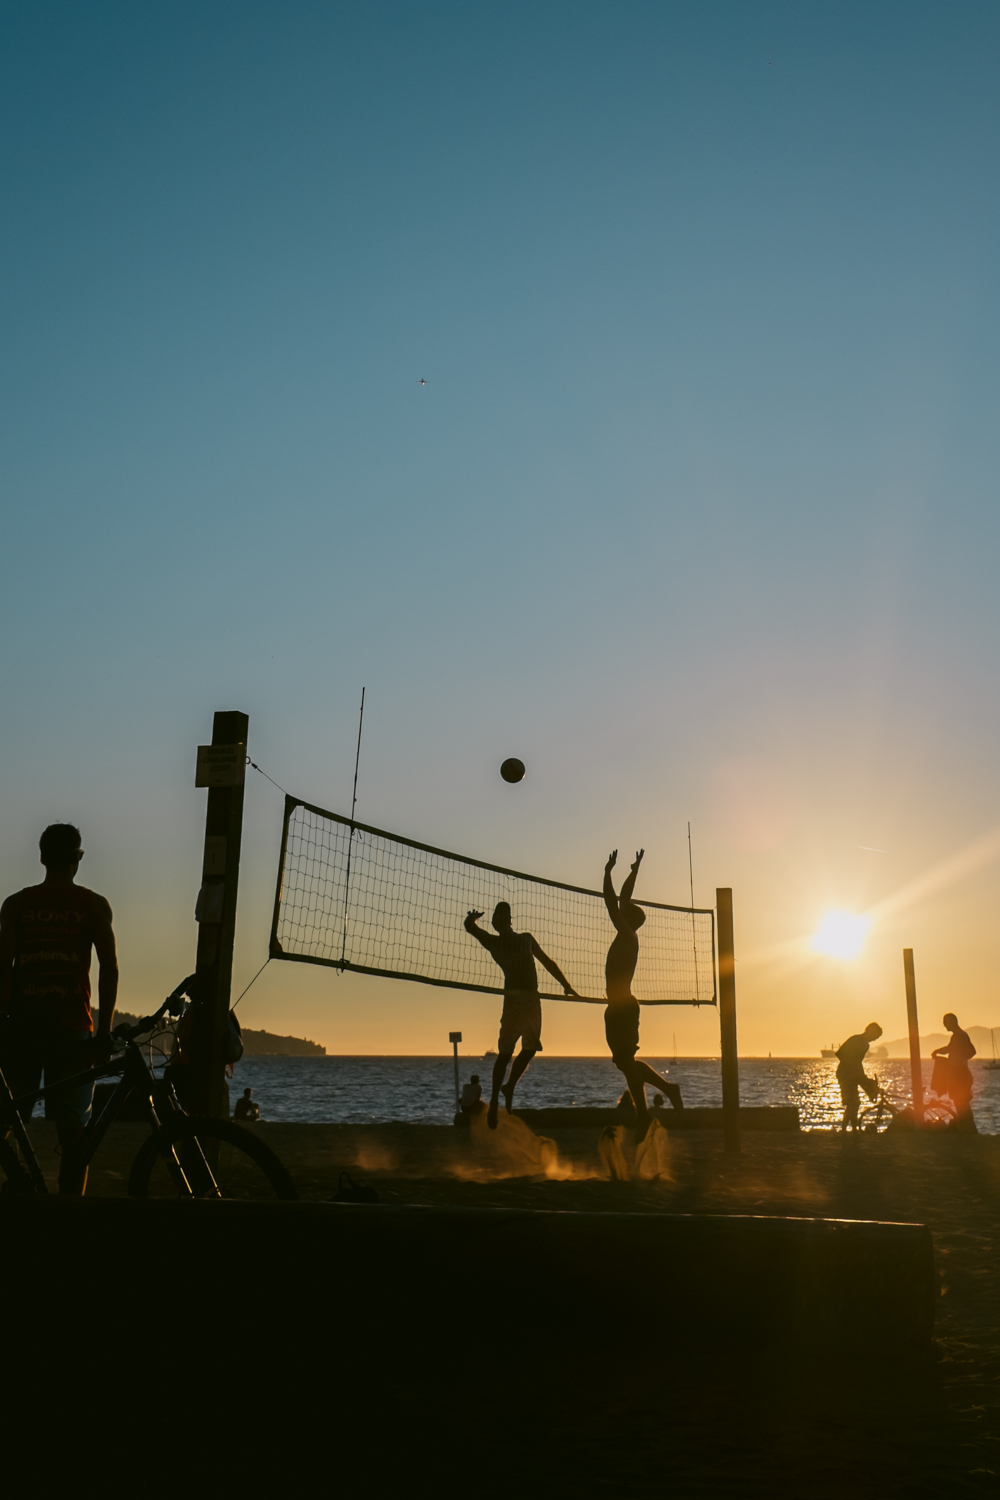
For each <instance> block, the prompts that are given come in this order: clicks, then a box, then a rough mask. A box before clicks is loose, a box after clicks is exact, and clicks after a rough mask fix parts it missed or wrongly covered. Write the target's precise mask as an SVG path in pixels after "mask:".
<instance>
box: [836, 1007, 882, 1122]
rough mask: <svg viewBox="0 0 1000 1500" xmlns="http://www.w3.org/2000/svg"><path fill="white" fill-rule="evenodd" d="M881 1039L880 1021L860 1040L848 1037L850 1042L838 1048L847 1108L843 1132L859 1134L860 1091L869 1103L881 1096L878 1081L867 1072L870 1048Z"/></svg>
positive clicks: (838, 1065) (844, 1103) (838, 1061)
mask: <svg viewBox="0 0 1000 1500" xmlns="http://www.w3.org/2000/svg"><path fill="white" fill-rule="evenodd" d="M881 1035H882V1028H881V1026H880V1025H879V1024H878V1022H877V1021H871V1022H869V1024H868V1025H867V1026H866V1027H865V1029H864V1031H861V1032H859V1033H858V1035H857V1036H849V1037H848V1038H847V1041H846V1042H844V1043H843V1044H842V1045H841V1046H840V1047H838V1048H837V1082H838V1083H839V1084H840V1097H841V1100H842V1101H843V1105H844V1118H843V1122H842V1124H841V1129H843V1130H857V1128H858V1110H859V1109H860V1107H861V1096H860V1095H859V1093H858V1089H859V1088H860V1089H864V1091H865V1093H866V1094H867V1095H868V1097H869V1099H874V1098H875V1096H876V1095H877V1093H878V1079H877V1078H869V1077H868V1074H867V1073H866V1072H865V1066H864V1064H865V1058H866V1057H867V1056H868V1048H869V1047H870V1046H871V1044H872V1042H877V1041H878V1039H879V1037H880V1036H881Z"/></svg>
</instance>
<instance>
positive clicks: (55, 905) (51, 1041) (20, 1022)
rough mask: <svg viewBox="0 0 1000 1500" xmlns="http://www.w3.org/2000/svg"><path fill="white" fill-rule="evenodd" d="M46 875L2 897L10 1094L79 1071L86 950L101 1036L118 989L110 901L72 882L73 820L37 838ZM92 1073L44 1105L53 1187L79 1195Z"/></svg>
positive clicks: (3, 1063) (89, 1028)
mask: <svg viewBox="0 0 1000 1500" xmlns="http://www.w3.org/2000/svg"><path fill="white" fill-rule="evenodd" d="M38 847H39V850H40V853H41V860H42V864H43V865H44V866H45V879H44V880H43V881H42V883H41V884H40V885H32V886H27V887H25V889H24V890H22V891H17V892H16V893H15V894H14V895H13V896H8V897H7V900H6V901H5V902H4V903H3V906H2V907H0V1068H2V1070H3V1074H4V1077H5V1079H6V1081H7V1085H8V1087H9V1088H10V1091H11V1093H12V1094H15V1095H17V1094H27V1093H31V1092H32V1091H33V1090H35V1089H37V1088H38V1087H39V1085H40V1082H41V1076H42V1073H43V1072H44V1074H45V1083H46V1085H48V1084H50V1083H55V1082H57V1080H59V1079H61V1078H68V1077H71V1076H72V1075H73V1074H74V1073H80V1072H82V1071H84V1070H85V1069H86V1068H87V1067H88V1066H89V1064H90V1062H91V1060H92V1058H91V1056H90V1055H89V1053H88V1049H87V1048H86V1046H85V1044H86V1043H87V1042H89V1041H90V1040H91V1038H92V1036H93V1032H94V1017H93V1012H92V1010H91V1005H90V1001H91V987H90V959H91V952H92V951H94V952H96V954H97V959H98V963H99V964H100V978H99V981H98V1014H97V1032H98V1035H99V1036H100V1037H102V1038H107V1054H108V1055H109V1056H110V1053H111V1022H112V1019H113V1017H114V1013H115V1002H116V1000H117V998H118V957H117V953H116V950H115V934H114V929H113V927H112V917H111V907H110V906H109V904H108V902H107V901H106V900H105V899H104V897H103V896H99V895H98V894H97V892H96V891H89V890H87V889H86V888H85V887H84V886H80V885H77V884H76V883H75V881H76V873H77V870H78V869H79V867H80V861H81V859H82V858H83V849H82V848H81V838H80V830H79V829H78V828H74V827H73V825H72V824H71V823H52V824H50V825H49V827H48V828H46V830H45V832H44V833H43V834H42V836H41V838H40V839H39V841H38ZM93 1096H94V1086H93V1083H83V1084H80V1085H78V1086H76V1087H74V1088H72V1089H66V1090H60V1091H59V1092H58V1093H57V1094H56V1095H55V1096H54V1097H53V1099H52V1101H51V1103H50V1104H49V1106H48V1109H47V1111H46V1113H48V1114H49V1115H50V1117H54V1118H55V1122H56V1130H57V1133H58V1136H59V1145H60V1148H61V1151H62V1157H61V1160H60V1166H59V1191H60V1193H63V1194H67V1195H73V1196H80V1195H82V1194H83V1192H84V1189H85V1188H86V1185H87V1168H86V1166H83V1167H80V1166H78V1165H77V1164H76V1163H75V1162H74V1159H73V1148H74V1146H75V1145H76V1143H77V1142H78V1141H79V1139H80V1136H81V1135H82V1134H83V1130H84V1127H85V1126H86V1124H87V1121H88V1119H89V1118H90V1110H91V1105H92V1103H93Z"/></svg>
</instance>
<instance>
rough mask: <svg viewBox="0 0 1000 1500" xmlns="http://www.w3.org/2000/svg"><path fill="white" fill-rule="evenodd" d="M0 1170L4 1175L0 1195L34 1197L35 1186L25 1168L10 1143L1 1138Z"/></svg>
mask: <svg viewBox="0 0 1000 1500" xmlns="http://www.w3.org/2000/svg"><path fill="white" fill-rule="evenodd" d="M0 1168H2V1169H3V1171H4V1174H5V1176H4V1181H3V1182H2V1183H0V1193H7V1194H8V1195H9V1196H10V1197H12V1198H31V1197H32V1196H33V1195H34V1193H35V1184H34V1183H33V1182H32V1180H31V1177H30V1175H29V1173H28V1169H27V1167H25V1165H24V1164H23V1162H22V1161H21V1158H20V1156H19V1155H18V1153H17V1151H16V1150H15V1148H14V1147H13V1146H12V1145H11V1143H10V1141H8V1140H4V1139H2V1138H0Z"/></svg>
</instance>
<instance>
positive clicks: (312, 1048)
mask: <svg viewBox="0 0 1000 1500" xmlns="http://www.w3.org/2000/svg"><path fill="white" fill-rule="evenodd" d="M243 1053H244V1056H245V1057H275V1056H278V1057H325V1056H326V1048H325V1047H321V1046H320V1044H319V1042H308V1041H306V1040H305V1039H304V1038H303V1037H300V1036H275V1035H274V1033H273V1032H271V1031H251V1030H250V1029H249V1027H247V1026H244V1028H243Z"/></svg>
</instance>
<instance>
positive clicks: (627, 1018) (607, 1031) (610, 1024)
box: [604, 1000, 639, 1062]
mask: <svg viewBox="0 0 1000 1500" xmlns="http://www.w3.org/2000/svg"><path fill="white" fill-rule="evenodd" d="M604 1035H605V1036H606V1037H607V1039H608V1046H609V1047H610V1048H611V1056H612V1058H613V1059H614V1061H615V1062H618V1059H619V1058H621V1059H622V1060H623V1061H624V1062H631V1061H632V1059H633V1057H635V1054H636V1053H637V1052H638V1050H639V1002H638V1000H616V1001H615V1002H614V1004H613V1005H609V1006H608V1008H607V1010H606V1011H605V1012H604Z"/></svg>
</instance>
